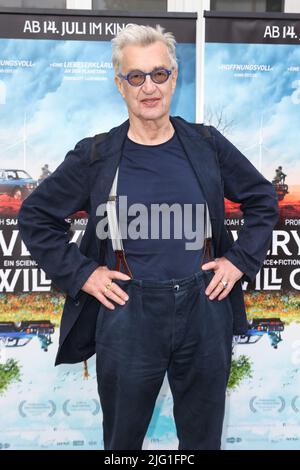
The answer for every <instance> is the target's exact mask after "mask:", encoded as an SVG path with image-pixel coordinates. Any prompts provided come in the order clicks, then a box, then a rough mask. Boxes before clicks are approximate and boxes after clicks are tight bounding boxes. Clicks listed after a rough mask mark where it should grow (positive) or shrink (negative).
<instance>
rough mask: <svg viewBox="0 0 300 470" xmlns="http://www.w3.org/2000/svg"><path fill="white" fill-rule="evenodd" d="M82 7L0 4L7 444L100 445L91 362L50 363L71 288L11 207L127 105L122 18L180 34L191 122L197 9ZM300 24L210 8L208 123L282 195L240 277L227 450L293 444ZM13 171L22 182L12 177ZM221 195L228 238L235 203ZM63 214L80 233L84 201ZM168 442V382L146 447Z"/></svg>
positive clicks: (182, 108)
mask: <svg viewBox="0 0 300 470" xmlns="http://www.w3.org/2000/svg"><path fill="white" fill-rule="evenodd" d="M81 13H82V12H81ZM86 15H87V13H85V14H84V16H83V15H78V14H75V13H74V15H73V16H72V15H71V16H70V15H66V13H64V14H62V13H60V14H58V15H57V14H55V15H54V14H53V13H52V14H51V13H49V15H36V14H24V12H23V14H22V13H19V14H10V15H8V14H7V13H6V14H2V15H0V16H1V35H2V39H1V40H0V41H1V48H0V50H1V57H0V61H1V62H0V73H1V75H0V102H1V107H0V113H1V114H0V119H1V135H0V149H1V168H3V170H2V172H3V171H4V170H5V174H3V175H2V180H4V183H6V186H5V184H4V190H2V189H1V193H2V194H1V196H0V210H1V214H2V216H1V232H0V242H1V255H2V265H1V294H0V295H1V297H0V300H1V311H0V312H1V318H0V321H1V323H0V325H1V331H0V337H1V349H0V351H1V365H0V371H1V381H0V383H1V396H0V402H1V408H2V409H5V410H6V412H5V414H2V415H1V427H0V433H1V434H0V436H1V438H0V443H1V446H2V448H13V449H14V448H18V449H22V448H25V449H28V448H33V449H35V448H36V449H38V448H46V449H57V448H63V449H67V448H81V449H88V448H99V447H100V448H101V446H102V436H101V434H100V424H101V410H100V407H99V401H98V397H97V394H96V383H95V363H94V360H90V361H89V370H90V374H91V376H90V378H89V380H87V381H83V380H82V368H81V366H79V365H78V366H77V365H74V366H69V365H67V366H59V367H57V368H54V367H53V363H54V356H55V352H56V348H57V342H58V326H59V320H60V315H61V308H62V305H63V299H64V296H63V294H62V293H59V292H58V291H57V290H55V287H54V286H51V283H50V281H49V280H48V279H46V277H45V276H44V274H43V272H41V271H40V270H39V269H38V266H35V264H34V263H33V264H32V262H31V261H30V256H28V253H26V250H25V249H24V247H22V246H21V241H20V238H19V236H18V231H17V226H16V225H15V221H16V216H17V212H18V208H19V206H20V197H21V198H22V197H23V193H22V191H31V190H32V188H33V186H34V185H35V184H38V182H39V180H41V179H43V178H45V177H47V174H49V173H48V171H53V170H54V169H55V168H56V166H57V165H58V164H59V163H60V162H61V160H62V159H63V158H64V155H65V153H66V151H67V150H68V149H69V148H72V147H73V146H74V144H75V142H77V141H78V140H79V139H80V138H81V137H84V136H85V135H93V134H95V133H98V132H101V131H102V130H107V129H109V128H110V127H112V126H114V125H117V124H119V123H120V122H121V121H122V120H123V119H125V118H126V110H125V107H124V104H123V103H122V102H121V100H120V98H119V96H118V94H117V92H116V90H115V88H114V84H113V71H112V67H111V58H110V54H111V51H110V44H109V40H110V39H111V37H113V35H114V34H115V32H116V29H115V28H116V27H118V26H120V27H123V26H124V25H126V24H128V23H130V22H135V23H143V24H156V23H158V22H159V23H160V24H162V25H163V26H166V28H167V29H168V30H171V31H173V32H174V33H175V35H176V38H177V40H178V42H179V44H178V52H179V59H180V62H179V64H180V79H179V84H178V85H179V86H178V89H177V92H176V95H175V97H174V104H173V108H172V114H180V115H182V116H183V117H185V118H186V119H188V120H191V121H193V120H195V109H194V106H193V103H195V17H194V16H193V15H190V16H189V15H178V14H176V16H175V15H173V16H171V15H165V16H163V17H159V18H158V17H156V18H153V17H151V18H150V17H146V16H145V15H143V16H137V17H131V18H128V17H114V16H113V15H110V16H106V15H105V16H104V15H102V14H101V17H99V16H97V15H95V16H94V15H93V16H91V15H92V14H91V13H89V14H88V16H86ZM25 28H26V30H25ZM299 29H300V25H299V19H298V18H297V16H295V15H293V16H292V17H291V16H289V15H281V16H274V15H273V16H270V15H268V17H266V16H265V17H256V16H253V15H250V14H248V15H247V17H241V16H239V17H238V16H234V15H228V14H227V15H220V14H219V15H213V14H212V13H209V14H208V13H207V15H206V45H205V70H204V72H205V93H204V96H205V103H204V104H205V122H207V123H212V124H213V125H215V126H216V127H218V128H219V130H220V131H221V132H223V133H224V134H225V135H226V136H227V137H228V138H230V140H232V141H233V142H234V143H235V144H236V145H237V146H238V147H239V148H240V149H241V150H242V151H243V152H244V153H245V155H246V156H247V157H248V158H249V159H250V161H251V162H252V163H253V164H254V165H256V166H257V167H258V169H259V170H260V171H261V172H262V173H263V174H264V175H265V176H266V177H267V178H268V179H269V180H271V181H273V184H274V187H275V189H276V192H277V194H278V199H279V204H280V209H281V217H280V223H279V224H278V227H276V230H275V231H274V240H273V243H272V247H271V250H270V255H269V256H268V258H267V260H266V263H265V265H264V267H263V269H262V270H261V272H260V273H259V275H258V276H257V280H256V282H255V283H254V284H253V285H245V286H244V287H245V296H246V302H247V311H248V318H249V330H248V332H247V335H245V336H244V337H237V338H235V341H234V344H233V368H232V374H231V377H230V381H229V386H228V400H227V408H226V418H225V424H224V442H223V448H225V449H259V448H271V449H289V448H298V446H299V442H298V439H299V434H300V426H299V411H300V397H298V395H297V394H298V393H299V369H300V368H299V361H300V354H299V352H300V341H299V338H300V335H299V316H300V315H299V304H300V299H299V287H298V286H299V284H300V279H299V268H298V265H297V263H298V257H299V254H298V253H299V237H298V226H297V225H296V224H297V221H298V220H299V199H300V197H299V185H297V177H298V174H299V158H298V150H297V147H296V146H295V142H297V139H296V132H297V127H299V103H300V94H299V86H300V81H299V65H298V64H299V47H298V46H299V44H298V41H299V39H298V35H299V34H300V31H299ZM183 84H184V89H183ZM216 90H218V93H216ZM201 105H202V103H198V106H201ZM104 116H105V118H104ZM47 165H48V168H47ZM13 169H14V170H16V169H17V170H19V172H20V173H18V174H16V173H10V172H11V171H12V170H13ZM8 170H10V172H8ZM24 170H25V171H26V172H27V173H28V175H26V174H24V173H22V172H23V171H24ZM10 175H11V177H10ZM17 177H18V179H19V180H22V181H21V183H23V186H24V188H23V189H22V188H15V189H12V188H14V184H15V180H16V179H17ZM2 180H1V188H2V187H3V184H2V183H3V181H2ZM10 180H12V181H10ZM26 185H27V186H26ZM14 191H15V192H14ZM225 203H226V215H227V218H226V221H225V222H226V225H227V228H228V230H229V231H230V232H231V233H232V236H233V237H234V238H236V236H237V233H238V230H239V229H240V227H241V226H242V224H243V219H242V214H241V213H240V211H239V206H238V205H237V204H234V203H229V201H225ZM70 221H71V222H72V231H71V240H72V241H74V242H79V241H80V238H81V236H82V231H83V230H84V227H85V224H86V217H85V214H83V213H77V214H75V215H73V216H72V217H71V218H70ZM176 446H177V440H176V435H175V429H174V425H173V420H172V399H171V396H170V392H169V390H168V387H167V384H166V383H165V384H164V386H163V389H162V391H161V393H160V396H159V398H158V400H157V405H156V408H155V412H154V416H153V419H152V421H151V425H150V428H149V432H148V434H147V439H146V442H145V448H148V449H159V448H161V449H166V448H170V449H172V448H176Z"/></svg>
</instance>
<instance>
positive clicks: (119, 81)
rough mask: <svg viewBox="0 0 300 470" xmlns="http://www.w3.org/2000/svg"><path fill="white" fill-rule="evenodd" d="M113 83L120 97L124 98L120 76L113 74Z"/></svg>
mask: <svg viewBox="0 0 300 470" xmlns="http://www.w3.org/2000/svg"><path fill="white" fill-rule="evenodd" d="M114 80H115V84H116V86H117V88H118V90H119V92H120V94H121V95H122V97H123V98H124V88H123V80H121V78H120V77H118V76H117V75H115V78H114Z"/></svg>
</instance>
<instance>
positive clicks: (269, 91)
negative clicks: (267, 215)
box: [205, 44, 300, 184]
mask: <svg viewBox="0 0 300 470" xmlns="http://www.w3.org/2000/svg"><path fill="white" fill-rule="evenodd" d="M205 62H206V65H205V105H206V106H208V107H210V108H211V109H222V110H223V112H224V115H225V116H226V119H227V120H228V121H233V124H232V126H231V128H230V130H229V132H228V134H227V136H228V138H229V139H231V140H232V141H233V142H234V143H235V144H236V145H237V146H238V147H239V148H240V149H241V150H242V151H243V152H244V153H245V155H246V156H247V157H248V158H249V159H250V161H251V162H252V163H253V164H254V165H256V166H257V167H258V166H259V152H260V150H261V153H262V166H261V171H262V173H263V174H265V176H266V177H267V178H269V179H271V178H272V177H273V176H274V173H275V168H276V167H277V166H278V165H282V166H283V167H284V170H285V172H286V173H287V174H288V183H289V184H298V179H299V178H298V175H299V172H300V159H299V151H298V148H297V145H296V144H295V143H296V142H297V141H298V132H299V131H298V129H299V126H300V112H299V111H300V104H299V103H297V102H296V100H295V99H294V96H295V93H296V89H295V87H296V86H298V85H297V83H296V81H297V80H299V79H300V72H297V71H296V72H295V71H294V72H292V71H290V70H289V67H291V66H293V67H297V66H298V67H299V62H300V47H299V46H298V45H278V44H276V45H274V44H270V45H265V44H207V45H206V57H205ZM225 64H227V65H228V64H259V65H267V66H269V70H268V71H260V72H256V73H253V74H252V76H250V77H245V76H237V75H236V74H237V72H234V71H233V70H226V69H222V66H224V65H225ZM261 129H262V134H261V133H260V132H261ZM260 142H261V143H262V146H261V147H260Z"/></svg>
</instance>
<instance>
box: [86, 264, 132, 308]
mask: <svg viewBox="0 0 300 470" xmlns="http://www.w3.org/2000/svg"><path fill="white" fill-rule="evenodd" d="M113 279H121V280H124V281H127V280H128V279H131V278H130V277H129V276H127V274H123V273H121V272H119V271H112V270H110V269H108V267H107V266H99V267H98V268H96V269H95V271H93V272H92V274H91V275H90V277H89V278H88V280H87V281H86V282H85V283H84V284H83V286H82V287H81V290H83V291H84V292H87V293H88V294H90V295H93V296H94V297H96V299H98V300H99V302H101V303H102V304H103V305H105V307H107V308H109V309H110V310H114V309H115V306H114V304H113V303H111V302H109V300H108V299H111V300H114V301H115V302H116V303H117V304H120V305H125V302H126V301H127V300H128V298H129V297H128V295H127V293H126V292H124V291H123V290H122V289H121V288H120V287H119V286H118V285H117V284H116V283H114V282H113V283H112V284H111V285H110V287H109V289H107V290H106V292H105V289H106V285H107V284H109V283H110V282H111V281H113ZM104 292H105V294H104Z"/></svg>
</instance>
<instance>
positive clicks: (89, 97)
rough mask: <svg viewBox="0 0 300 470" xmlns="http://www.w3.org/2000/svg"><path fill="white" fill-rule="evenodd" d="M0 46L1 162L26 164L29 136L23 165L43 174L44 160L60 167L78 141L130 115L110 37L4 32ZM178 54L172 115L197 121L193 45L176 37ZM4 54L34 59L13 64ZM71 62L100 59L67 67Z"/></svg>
mask: <svg viewBox="0 0 300 470" xmlns="http://www.w3.org/2000/svg"><path fill="white" fill-rule="evenodd" d="M0 50H1V54H0V124H1V125H0V129H1V130H0V153H1V166H2V167H5V166H6V167H7V166H9V167H21V168H22V167H23V159H24V140H25V139H26V148H25V152H26V154H25V157H26V158H25V160H26V162H25V166H26V169H27V171H29V173H31V174H32V176H34V177H37V176H39V173H40V167H41V166H42V165H43V164H45V163H49V164H50V168H51V169H52V170H53V169H55V168H56V166H57V165H58V164H59V163H60V162H61V161H62V159H63V158H64V156H65V153H66V152H67V151H68V150H69V149H70V148H73V147H74V145H75V143H76V142H77V141H78V140H80V139H82V138H83V137H86V136H88V135H94V134H96V133H98V132H103V131H107V130H109V129H110V128H111V127H114V126H116V125H118V124H120V123H121V122H122V121H124V120H125V119H126V118H127V112H126V106H125V103H124V102H123V100H122V98H121V97H120V95H119V93H118V92H117V89H116V87H115V84H114V81H113V69H112V68H111V45H110V43H109V42H100V41H99V42H96V41H90V42H88V41H56V40H53V41H52V40H51V41H49V40H17V39H15V40H4V39H1V40H0ZM177 53H178V59H179V69H180V75H179V79H178V86H177V90H176V93H175V95H174V97H173V103H172V109H171V114H175V115H177V114H179V115H181V116H182V117H184V118H186V119H188V120H190V121H194V120H195V45H194V44H178V50H177ZM4 60H24V61H29V62H28V63H27V64H26V63H25V64H23V66H21V65H17V66H12V65H4V64H3V61H4ZM30 61H31V63H30ZM68 61H69V62H95V61H97V62H98V63H99V64H98V67H97V68H95V67H94V68H93V67H88V68H87V67H83V66H82V67H78V66H76V67H75V66H73V67H64V63H65V62H68ZM10 71H12V72H10ZM183 89H184V93H183ZM25 116H26V118H25ZM24 119H26V132H25V139H24V132H23V129H24Z"/></svg>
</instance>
